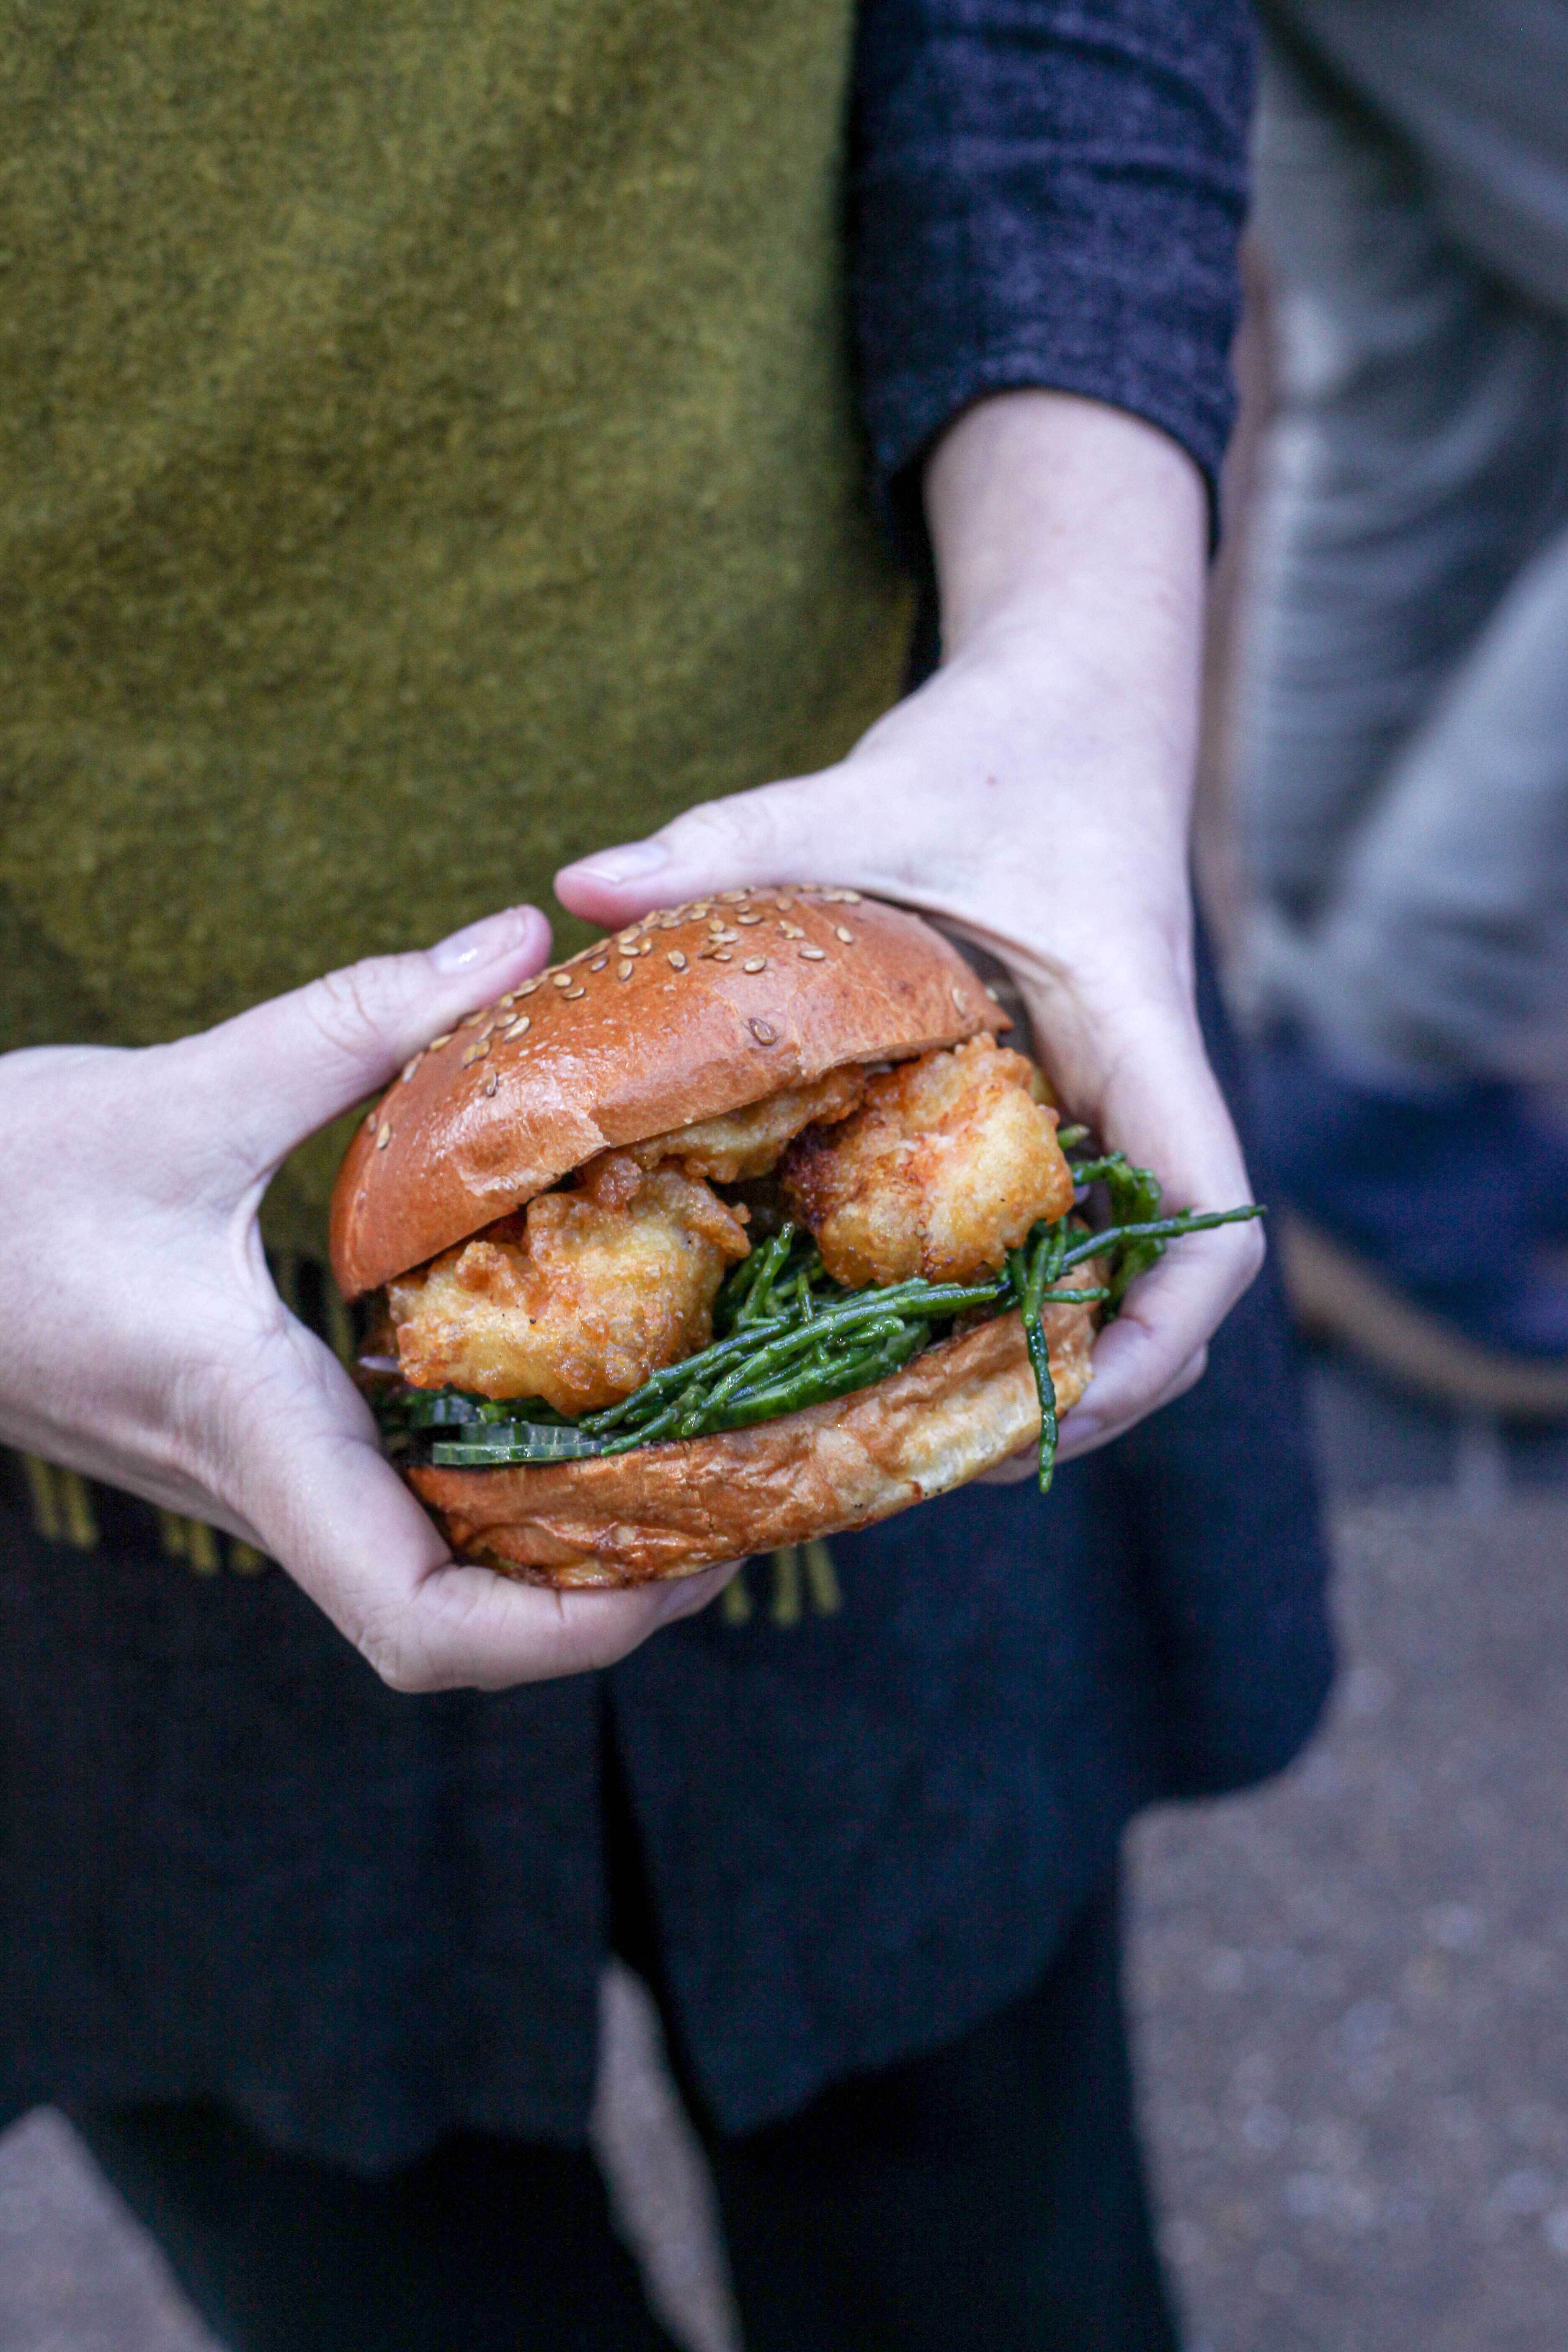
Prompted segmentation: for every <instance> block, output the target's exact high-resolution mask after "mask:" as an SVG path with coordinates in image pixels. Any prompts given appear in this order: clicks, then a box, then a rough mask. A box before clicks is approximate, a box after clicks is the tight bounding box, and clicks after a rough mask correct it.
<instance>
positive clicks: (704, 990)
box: [331, 885, 1008, 1298]
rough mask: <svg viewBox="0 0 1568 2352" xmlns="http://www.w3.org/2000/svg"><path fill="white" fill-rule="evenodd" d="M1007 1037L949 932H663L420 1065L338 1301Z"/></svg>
mask: <svg viewBox="0 0 1568 2352" xmlns="http://www.w3.org/2000/svg"><path fill="white" fill-rule="evenodd" d="M1006 1025H1008V1024H1007V1022H1006V1017H1005V1014H1003V1013H1000V1012H999V1011H998V1009H997V1007H996V1005H995V1003H994V1002H992V1001H990V1000H989V998H988V996H987V992H986V990H985V988H984V983H983V982H981V981H979V980H977V979H976V977H975V975H974V973H973V971H971V969H970V967H969V965H968V964H966V963H965V962H964V961H963V958H962V956H960V955H959V954H958V952H957V950H955V949H954V948H952V947H950V946H949V944H948V942H947V940H944V939H943V938H942V935H941V934H940V933H939V932H937V931H935V930H933V929H931V925H930V924H929V923H924V922H922V921H921V919H920V918H919V916H917V915H910V914H906V913H905V912H904V911H903V910H902V909H901V908H897V907H888V906H884V905H883V904H882V903H881V902H880V901H879V900H878V899H874V898H862V897H861V896H860V894H859V893H858V891H854V890H837V889H828V888H826V887H817V886H815V885H812V886H807V885H798V886H793V887H785V888H782V889H777V890H726V891H723V892H721V894H720V895H719V896H718V897H716V898H698V899H694V900H693V901H692V902H691V904H690V905H689V906H685V907H678V908H668V909H662V910H660V911H658V912H656V913H653V914H650V915H645V916H644V917H643V918H642V919H641V920H640V921H639V922H636V923H631V924H628V925H627V926H626V929H624V930H621V931H617V932H616V933H615V934H614V935H613V936H612V937H611V938H609V939H606V940H600V941H599V942H598V943H597V945H595V946H594V947H591V948H584V950H583V951H582V953H581V954H579V955H575V956H574V957H573V958H572V959H571V961H569V962H567V963H563V964H558V965H556V966H554V967H553V968H552V970H550V971H545V972H541V973H540V974H539V976H538V977H537V979H534V980H527V981H524V982H523V983H522V985H521V988H516V989H512V990H510V992H508V993H507V994H506V995H505V996H503V997H501V998H500V1000H499V1002H497V1003H493V1004H487V1005H484V1006H481V1008H480V1009H479V1011H478V1012H477V1013H469V1014H468V1017H467V1018H466V1020H464V1021H463V1022H462V1023H460V1024H459V1025H458V1028H457V1029H455V1030H453V1031H450V1032H449V1033H448V1034H447V1035H446V1036H444V1037H437V1038H433V1039H432V1041H431V1043H430V1044H429V1045H427V1046H426V1048H425V1049H424V1051H423V1052H422V1053H419V1054H416V1055H415V1057H414V1059H413V1061H411V1062H410V1063H409V1064H408V1066H407V1067H406V1069H405V1071H404V1072H403V1075H402V1076H401V1078H399V1079H398V1080H396V1081H395V1084H394V1085H393V1086H392V1087H389V1088H388V1090H387V1092H386V1094H385V1095H384V1097H382V1100H381V1101H380V1103H379V1104H378V1105H377V1106H376V1108H374V1110H373V1111H372V1112H371V1113H370V1114H369V1116H368V1117H367V1118H366V1119H365V1120H364V1122H363V1125H362V1126H361V1128H360V1129H359V1130H358V1132H357V1133H356V1135H355V1137H354V1139H353V1143H352V1144H351V1146H350V1148H349V1151H348V1154H347V1157H346V1158H345V1159H344V1161H343V1164H342V1169H341V1170H340V1171H339V1173H338V1180H337V1183H336V1185H335V1187H334V1189H333V1192H332V1223H331V1256H332V1272H333V1274H334V1276H336V1278H337V1283H338V1286H339V1288H340V1289H341V1290H342V1293H343V1296H344V1297H346V1298H354V1297H359V1296H360V1294H361V1293H362V1292H364V1291H367V1290H374V1289H375V1288H377V1287H378V1286H379V1285H381V1284H382V1283H384V1282H390V1281H391V1280H392V1279H393V1277H394V1276H396V1275H400V1274H405V1273H406V1272H407V1271H408V1269H409V1268H410V1267H411V1266H416V1265H423V1264H424V1262H425V1261H426V1258H431V1257H434V1256H435V1255H436V1254H437V1251H439V1250H444V1249H449V1248H450V1247H451V1246H452V1244H454V1243H456V1242H460V1241H462V1240H464V1239H465V1238H466V1237H467V1236H468V1234H472V1233H475V1232H477V1231H478V1230H479V1227H481V1226H483V1225H488V1224H490V1223H493V1222H494V1220H495V1219H496V1218H498V1217H502V1216H505V1215H506V1214H507V1213H508V1212H509V1211H510V1210H512V1209H517V1208H520V1207H521V1205H522V1203H523V1202H526V1201H531V1200H532V1199H533V1197H534V1195H535V1194H536V1193H538V1192H544V1191H546V1190H547V1189H548V1187H549V1186H551V1185H552V1184H555V1183H558V1182H559V1181H560V1180H561V1178H562V1177H563V1176H565V1175H568V1174H569V1173H570V1172H571V1171H572V1170H573V1169H574V1168H577V1167H580V1166H581V1165H582V1163H583V1162H584V1160H591V1159H593V1157H594V1155H595V1153H596V1152H600V1151H603V1150H606V1149H607V1148H609V1147H610V1146H612V1145H616V1144H628V1143H640V1142H643V1141H645V1140H646V1139H647V1138H648V1137H650V1136H655V1135H662V1134H664V1133H665V1132H666V1131H667V1130H668V1129H671V1128H677V1127H686V1126H689V1125H690V1123H691V1122H692V1121H693V1120H695V1119H704V1118H718V1117H719V1116H720V1115H721V1113H722V1112H725V1111H731V1110H739V1109H740V1108H742V1106H743V1105H744V1104H747V1103H753V1102H760V1101H762V1100H763V1097H766V1096H768V1095H773V1094H777V1093H778V1092H779V1091H780V1090H781V1089H782V1088H783V1087H793V1086H798V1085H801V1084H803V1083H808V1082H810V1081H812V1080H815V1079H817V1078H820V1077H823V1076H826V1073H827V1072H828V1071H829V1070H831V1069H835V1068H837V1066H838V1065H839V1064H840V1063H842V1062H874V1061H884V1060H896V1059H899V1058H900V1057H903V1056H906V1055H911V1054H923V1053H926V1052H929V1051H930V1050H931V1048H932V1047H933V1046H940V1045H957V1044H958V1043H959V1042H960V1041H961V1040H962V1039H963V1038H966V1037H973V1036H975V1035H977V1034H978V1033H979V1032H980V1031H981V1030H983V1029H994V1028H997V1027H999V1026H1002V1027H1005V1026H1006Z"/></svg>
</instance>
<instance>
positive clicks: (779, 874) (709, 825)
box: [555, 776, 865, 929]
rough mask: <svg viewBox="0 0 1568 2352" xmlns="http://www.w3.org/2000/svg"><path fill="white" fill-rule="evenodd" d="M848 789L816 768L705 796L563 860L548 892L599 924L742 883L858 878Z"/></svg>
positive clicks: (861, 846)
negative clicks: (641, 835) (836, 786)
mask: <svg viewBox="0 0 1568 2352" xmlns="http://www.w3.org/2000/svg"><path fill="white" fill-rule="evenodd" d="M847 799H848V796H847V795H846V794H843V793H832V792H830V791H827V790H826V789H824V780H823V778H821V777H818V776H803V777H796V778H795V779H793V780H791V781H789V782H784V783H779V784H766V785H763V786H761V787H760V788H759V789H758V790H756V791H754V792H749V793H732V794H731V796H730V798H729V799H727V800H719V801H709V802H706V803H704V804H703V805H702V806H701V807H700V808H695V809H690V810H689V811H688V812H687V813H686V814H684V815H682V816H678V817H676V818H675V819H674V820H673V822H672V823H670V824H667V825H665V826H664V827H663V828H662V829H661V831H659V832H658V833H656V834H650V835H648V836H647V839H646V840H643V841H631V842H623V843H621V844H619V845H618V846H616V847H615V848H611V849H600V850H595V852H594V854H593V856H590V857H584V858H579V859H578V860H577V862H576V864H575V865H573V866H563V867H562V869H561V871H560V873H559V874H557V876H556V877H555V894H556V896H557V898H559V899H560V901H561V903H562V905H563V907H568V908H571V910H572V912H573V913H574V915H583V916H585V917H586V918H587V919H589V920H590V921H592V922H596V923H602V924H604V925H605V928H606V929H613V928H614V926H615V925H616V923H617V922H620V921H622V920H624V919H628V918H629V917H631V916H633V915H636V914H641V913H643V912H644V911H646V909H647V908H649V907H652V906H657V905H661V904H662V905H667V906H673V905H676V904H678V903H679V901H681V900H682V899H686V898H700V897H701V896H702V895H703V894H704V893H705V892H712V891H715V890H725V889H740V888H742V887H745V886H747V885H749V884H751V883H764V882H816V881H837V880H858V879H859V878H860V876H859V873H858V871H857V872H854V873H852V872H851V870H850V869H851V867H856V868H858V866H860V865H862V864H863V860H864V851H865V839H864V827H863V826H861V827H860V828H858V829H857V828H856V826H855V825H854V824H853V823H852V821H851V812H850V811H849V809H848V807H847Z"/></svg>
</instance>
